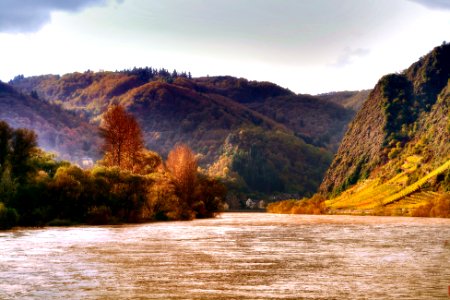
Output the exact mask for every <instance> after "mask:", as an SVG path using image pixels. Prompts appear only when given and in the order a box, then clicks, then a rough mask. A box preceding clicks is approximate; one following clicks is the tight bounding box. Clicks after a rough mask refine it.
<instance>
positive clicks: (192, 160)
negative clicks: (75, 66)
mask: <svg viewBox="0 0 450 300" xmlns="http://www.w3.org/2000/svg"><path fill="white" fill-rule="evenodd" d="M100 132H101V136H102V138H103V141H104V142H103V147H102V151H103V153H104V156H103V159H102V160H100V161H99V162H98V164H97V165H95V166H94V167H93V168H92V169H89V170H84V169H81V168H80V167H78V166H76V165H73V164H71V163H69V162H66V161H58V160H55V157H54V155H51V154H49V153H46V152H44V151H42V150H41V149H39V148H37V142H36V141H37V136H36V134H35V133H34V132H33V131H31V130H28V129H13V128H11V127H10V126H9V125H8V124H7V123H6V122H4V121H0V175H1V178H0V229H7V228H11V227H13V226H16V225H20V226H43V225H70V224H78V223H87V224H115V223H122V222H144V221H152V220H190V219H193V218H206V217H213V216H214V215H215V214H216V213H217V212H219V211H221V210H222V205H223V200H224V198H225V194H226V190H225V187H224V186H223V184H222V183H220V182H219V181H218V180H216V179H213V178H210V177H208V176H206V175H204V174H200V173H199V172H198V170H197V157H196V155H195V154H194V153H193V152H192V150H191V149H190V148H189V147H188V146H186V145H182V144H180V145H176V146H175V147H174V149H172V150H171V151H170V153H169V155H168V158H167V160H166V162H165V163H164V162H163V160H162V159H161V157H160V156H159V155H158V154H157V153H155V152H153V151H149V150H147V149H146V148H145V147H144V146H143V139H142V133H141V131H140V127H139V124H138V123H137V121H136V120H135V119H134V117H133V116H132V115H131V114H129V113H127V112H126V111H125V110H124V109H123V107H121V106H111V107H110V108H109V110H108V111H107V112H106V113H105V114H104V116H103V121H102V123H101V130H100Z"/></svg>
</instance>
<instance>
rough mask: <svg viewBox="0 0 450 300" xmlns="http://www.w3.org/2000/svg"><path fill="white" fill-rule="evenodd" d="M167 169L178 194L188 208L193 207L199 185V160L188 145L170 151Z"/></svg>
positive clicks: (178, 146)
mask: <svg viewBox="0 0 450 300" xmlns="http://www.w3.org/2000/svg"><path fill="white" fill-rule="evenodd" d="M166 167H167V169H168V171H169V172H170V174H171V176H172V180H173V182H174V184H175V187H176V190H177V194H178V196H179V197H180V199H181V200H182V201H183V203H184V204H186V205H187V206H188V207H190V208H191V207H192V205H193V201H194V192H195V189H196V185H197V158H196V157H195V154H194V152H192V150H191V149H190V148H189V147H188V146H187V145H183V144H181V145H177V146H175V148H174V149H172V151H170V153H169V155H168V157H167V162H166Z"/></svg>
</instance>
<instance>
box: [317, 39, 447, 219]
mask: <svg viewBox="0 0 450 300" xmlns="http://www.w3.org/2000/svg"><path fill="white" fill-rule="evenodd" d="M449 79H450V44H445V43H444V44H443V45H441V46H439V47H436V48H435V49H433V51H431V52H430V53H429V54H427V55H426V56H424V57H422V58H421V59H420V60H419V61H418V62H416V63H414V64H413V65H412V66H411V67H409V68H408V69H407V70H405V71H404V72H402V73H400V74H390V75H386V76H384V77H383V78H381V79H380V81H379V82H378V84H377V85H376V86H375V88H374V89H373V90H372V92H371V93H370V95H369V97H368V99H367V101H366V102H365V103H364V104H363V106H362V108H361V110H360V111H359V112H358V113H357V115H356V117H355V119H354V120H353V121H352V123H351V124H350V126H349V129H348V131H347V133H346V134H345V136H344V139H343V141H342V144H341V146H340V148H339V150H338V152H337V154H336V156H335V158H334V160H333V163H332V164H331V167H330V168H329V170H328V171H327V173H326V175H325V178H324V180H323V182H322V184H321V186H320V192H321V193H322V194H324V195H331V196H332V198H331V200H329V201H328V202H327V205H328V206H329V208H331V210H334V211H337V212H339V211H346V212H348V211H350V212H351V211H360V212H361V211H364V212H368V213H370V212H374V211H376V210H380V209H381V210H387V211H390V212H393V213H398V214H405V213H411V211H412V208H417V207H419V206H421V205H424V204H425V203H427V201H428V200H430V199H431V198H436V197H438V196H439V195H440V194H445V193H448V192H449V189H450V171H449V169H450V120H449V119H450V109H449V107H450V81H449Z"/></svg>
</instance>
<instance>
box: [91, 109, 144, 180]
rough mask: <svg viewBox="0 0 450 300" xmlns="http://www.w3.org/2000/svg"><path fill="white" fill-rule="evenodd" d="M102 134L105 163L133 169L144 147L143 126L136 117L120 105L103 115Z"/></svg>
mask: <svg viewBox="0 0 450 300" xmlns="http://www.w3.org/2000/svg"><path fill="white" fill-rule="evenodd" d="M100 134H101V136H102V137H103V139H104V144H103V151H104V154H105V156H104V163H105V165H107V166H117V167H119V168H121V169H125V170H129V171H133V169H134V167H135V166H136V165H137V164H138V162H139V156H140V155H141V152H142V151H143V149H144V140H143V137H142V132H141V128H140V127H139V124H138V122H137V121H136V119H135V118H134V117H133V116H132V115H131V114H129V113H127V112H126V111H125V109H124V108H123V107H122V106H120V105H113V106H111V107H110V108H109V109H108V111H107V112H106V113H105V114H104V115H103V121H102V124H101V126H100Z"/></svg>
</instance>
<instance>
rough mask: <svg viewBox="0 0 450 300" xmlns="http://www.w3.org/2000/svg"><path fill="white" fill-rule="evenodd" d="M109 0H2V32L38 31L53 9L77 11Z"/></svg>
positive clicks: (0, 10)
mask: <svg viewBox="0 0 450 300" xmlns="http://www.w3.org/2000/svg"><path fill="white" fill-rule="evenodd" d="M106 2H107V0H39V1H38V0H0V32H8V33H24V32H35V31H38V30H39V29H40V28H41V27H42V26H44V25H45V24H46V23H48V22H49V21H50V19H51V13H52V12H53V11H68V12H77V11H80V10H82V9H84V8H86V7H89V6H99V5H104V4H105V3H106Z"/></svg>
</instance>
